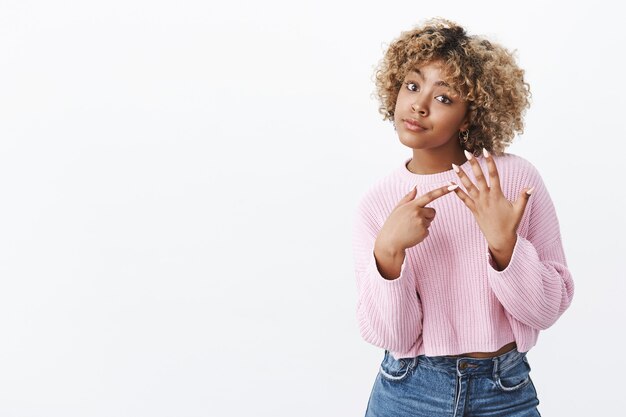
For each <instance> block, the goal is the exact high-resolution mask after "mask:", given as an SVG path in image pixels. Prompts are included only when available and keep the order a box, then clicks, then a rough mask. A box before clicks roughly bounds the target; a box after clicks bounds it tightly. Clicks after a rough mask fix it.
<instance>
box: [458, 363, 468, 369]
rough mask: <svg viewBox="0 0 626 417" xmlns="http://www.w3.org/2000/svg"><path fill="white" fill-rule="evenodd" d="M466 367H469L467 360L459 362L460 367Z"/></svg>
mask: <svg viewBox="0 0 626 417" xmlns="http://www.w3.org/2000/svg"><path fill="white" fill-rule="evenodd" d="M465 368H467V362H461V363H459V369H465Z"/></svg>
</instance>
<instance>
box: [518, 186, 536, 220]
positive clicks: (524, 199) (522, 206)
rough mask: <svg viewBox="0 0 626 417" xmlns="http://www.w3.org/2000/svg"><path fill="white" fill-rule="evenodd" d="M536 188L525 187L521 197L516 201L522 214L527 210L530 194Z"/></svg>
mask: <svg viewBox="0 0 626 417" xmlns="http://www.w3.org/2000/svg"><path fill="white" fill-rule="evenodd" d="M534 190H535V187H526V188H524V189H523V190H522V192H521V194H520V196H519V198H518V199H517V201H516V202H515V205H516V206H517V209H518V210H519V211H520V213H521V214H524V211H526V205H527V204H528V200H529V199H530V196H531V195H532V193H533V191H534Z"/></svg>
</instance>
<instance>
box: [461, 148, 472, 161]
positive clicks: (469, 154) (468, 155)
mask: <svg viewBox="0 0 626 417" xmlns="http://www.w3.org/2000/svg"><path fill="white" fill-rule="evenodd" d="M463 152H465V157H466V158H467V160H468V161H471V160H472V158H473V157H474V155H472V154H471V153H469V152H468V151H467V149H463Z"/></svg>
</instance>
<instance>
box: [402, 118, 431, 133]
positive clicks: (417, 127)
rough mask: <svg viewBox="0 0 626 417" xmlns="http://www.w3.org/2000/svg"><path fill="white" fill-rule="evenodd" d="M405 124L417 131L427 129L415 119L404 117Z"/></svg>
mask: <svg viewBox="0 0 626 417" xmlns="http://www.w3.org/2000/svg"><path fill="white" fill-rule="evenodd" d="M404 125H405V126H406V128H407V129H409V130H413V131H416V132H421V131H424V130H426V128H425V127H424V126H422V125H421V124H419V123H417V122H416V121H415V120H413V119H404Z"/></svg>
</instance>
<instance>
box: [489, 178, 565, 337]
mask: <svg viewBox="0 0 626 417" xmlns="http://www.w3.org/2000/svg"><path fill="white" fill-rule="evenodd" d="M528 180H529V185H531V186H535V190H534V192H533V194H532V196H531V197H530V200H529V202H528V207H527V209H529V210H530V211H529V213H528V214H529V223H528V233H527V236H526V237H523V236H522V235H520V233H519V231H518V232H517V235H516V241H515V243H514V247H513V253H512V255H511V258H510V261H509V262H508V264H507V265H506V267H504V269H502V270H498V269H501V268H498V265H497V262H496V261H495V259H494V258H493V255H492V254H491V253H490V252H489V251H487V260H488V263H489V267H488V277H489V283H490V285H491V288H492V290H493V292H494V294H495V295H496V297H497V298H498V300H499V301H500V303H501V304H502V305H503V306H504V308H505V310H507V312H508V313H509V314H510V315H511V316H513V318H515V319H516V320H518V321H520V322H522V323H524V324H526V325H528V326H530V327H532V328H535V329H540V330H544V329H547V328H548V327H550V326H552V325H553V324H554V323H555V322H556V320H557V319H558V318H559V317H560V316H561V315H562V314H563V312H565V310H566V309H567V308H568V307H569V306H570V304H571V302H572V298H573V296H574V282H573V280H572V276H571V273H570V271H569V269H568V267H567V261H566V258H565V253H564V251H563V245H562V242H561V234H560V230H559V222H558V219H557V216H556V211H555V209H554V205H553V203H552V200H551V198H550V195H549V193H548V191H547V189H546V188H545V185H544V183H543V180H542V179H541V176H540V175H539V173H538V172H537V171H536V169H534V167H532V169H531V171H530V175H529V178H528Z"/></svg>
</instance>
